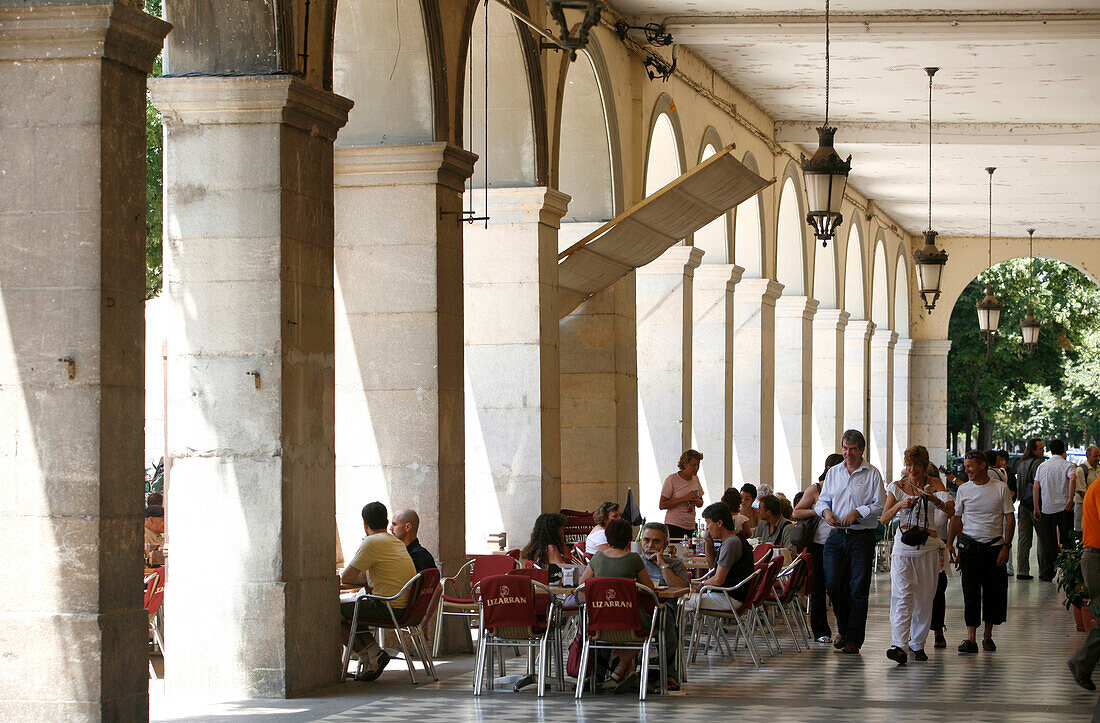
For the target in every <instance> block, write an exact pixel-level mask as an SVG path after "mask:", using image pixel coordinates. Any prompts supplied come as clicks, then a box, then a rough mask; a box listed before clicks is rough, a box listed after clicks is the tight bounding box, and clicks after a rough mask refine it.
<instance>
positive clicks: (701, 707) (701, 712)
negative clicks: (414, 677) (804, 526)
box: [152, 574, 1100, 723]
mask: <svg viewBox="0 0 1100 723" xmlns="http://www.w3.org/2000/svg"><path fill="white" fill-rule="evenodd" d="M889 594H890V583H889V575H888V574H883V575H881V576H880V578H879V585H878V589H877V590H874V589H873V590H872V607H871V612H870V616H869V620H868V640H867V643H866V645H865V646H864V648H863V654H862V655H860V656H858V657H856V656H849V655H842V654H840V653H837V652H835V651H834V650H833V649H832V648H831V647H828V646H819V645H814V646H813V649H812V650H810V651H803V652H802V653H795V652H794V651H793V650H787V651H786V652H784V653H782V654H780V655H777V656H775V657H773V658H771V659H769V660H767V661H766V662H765V664H764V667H763V668H762V669H760V670H756V669H754V668H753V667H752V665H751V664H750V663H749V662H748V659H747V657H746V656H745V655H744V654H742V655H741V656H740V658H739V659H738V661H736V662H730V661H728V660H726V659H725V658H722V657H719V656H717V655H715V656H713V657H711V658H710V659H708V660H704V659H703V658H702V656H700V659H699V662H698V663H696V664H695V665H693V666H691V667H690V668H689V671H688V673H689V675H690V681H689V682H688V683H687V684H686V685H685V686H684V689H683V691H681V692H680V693H674V694H672V695H669V696H668V697H665V698H662V697H661V696H653V695H651V696H650V697H649V700H648V701H646V702H645V703H644V704H639V703H638V701H637V698H636V697H632V696H625V695H624V696H614V695H593V696H588V695H586V697H585V698H584V699H583V700H582V701H581V702H580V703H576V702H574V700H573V697H572V692H568V693H562V692H558V691H556V690H551V691H550V692H548V693H547V696H546V697H545V698H544V699H543V700H542V701H539V700H538V699H536V697H535V695H534V691H533V687H528V688H526V689H524V690H523V691H522V692H520V693H512V692H511V691H510V690H507V691H502V690H499V689H498V690H497V691H495V692H487V693H486V694H485V695H483V696H482V697H481V698H480V699H475V698H474V697H473V695H472V694H471V691H470V680H471V673H470V666H471V663H472V659H471V657H470V656H458V657H456V658H455V659H453V660H452V661H449V662H445V663H443V664H440V665H439V666H438V667H439V672H440V676H441V680H440V681H439V682H438V683H431V684H425V683H421V684H420V685H418V686H417V687H416V688H414V687H413V686H412V685H411V684H410V683H409V679H408V672H407V671H406V670H405V668H404V666H403V665H402V664H401V663H400V661H394V662H393V663H391V664H390V668H389V669H387V671H386V673H385V674H383V676H382V677H381V678H380V679H379V680H378V681H376V682H374V683H355V682H349V683H346V684H344V685H341V686H335V687H334V688H332V689H329V690H327V691H325V693H324V694H322V695H320V696H318V697H315V698H303V699H297V700H288V701H248V702H242V703H239V704H220V705H215V706H204V707H194V706H186V705H182V704H180V703H179V702H177V701H171V700H167V699H165V698H163V696H159V695H157V694H156V693H155V691H156V687H155V686H154V688H153V690H154V693H153V696H152V698H153V699H152V717H153V718H154V719H156V720H179V719H187V720H242V719H255V720H272V721H274V720H278V721H284V720H288V721H289V720H293V721H308V720H326V721H359V720H369V719H384V720H387V721H393V722H395V723H401V722H403V721H410V722H411V721H417V722H418V723H422V722H423V721H426V720H456V721H457V720H492V721H503V722H511V721H515V722H516V723H519V722H521V721H523V722H526V721H532V720H544V719H545V720H555V721H561V720H580V721H601V723H606V722H608V721H618V720H642V721H644V720H648V719H653V720H675V721H677V722H680V721H715V720H749V721H751V720H760V721H769V722H770V721H827V722H828V723H836V722H837V721H868V722H871V721H887V720H891V721H894V720H904V721H912V722H913V723H918V722H922V721H962V720H967V721H971V720H972V721H1043V722H1049V721H1058V722H1062V721H1067V722H1068V721H1088V720H1093V716H1094V715H1097V718H1096V720H1098V721H1100V714H1098V713H1097V696H1096V694H1095V693H1092V694H1090V693H1088V692H1086V691H1083V690H1081V689H1080V688H1078V687H1077V686H1076V685H1075V684H1074V683H1073V680H1072V679H1071V678H1070V675H1069V672H1068V670H1067V668H1066V662H1065V661H1066V659H1067V658H1068V657H1069V655H1070V654H1071V653H1072V652H1073V650H1074V649H1075V648H1076V646H1077V645H1078V644H1079V643H1080V641H1081V639H1082V634H1081V633H1078V632H1076V631H1075V630H1074V627H1073V617H1072V615H1070V614H1069V613H1068V612H1066V611H1065V610H1064V609H1063V608H1062V606H1061V604H1060V603H1059V601H1058V596H1057V594H1056V592H1055V590H1054V586H1053V585H1051V584H1049V583H1040V582H1038V581H1033V582H1017V581H1015V580H1013V581H1012V582H1011V583H1010V586H1009V595H1010V613H1009V622H1008V623H1006V624H1005V625H1004V626H1001V627H1000V628H998V629H997V632H996V633H995V634H994V637H995V639H996V641H997V644H998V646H999V649H998V650H997V651H996V652H995V653H984V652H983V653H979V654H977V655H973V656H960V655H958V653H957V652H956V651H955V645H956V644H957V643H958V641H959V640H961V639H962V635H963V628H962V593H961V590H960V589H959V582H958V578H954V579H953V580H952V582H951V585H950V586H949V588H948V618H947V620H948V623H947V624H948V641H949V643H950V646H949V647H948V648H947V649H946V650H932V649H931V648H929V655H930V658H931V659H930V660H929V661H928V662H927V663H916V662H912V660H911V661H910V663H909V664H908V665H906V666H904V667H899V666H897V665H895V664H894V663H893V662H891V661H889V660H887V659H886V655H885V652H886V649H887V647H888V646H889V640H890V635H889V610H888V607H887V605H888V603H889ZM515 667H516V668H518V667H520V666H518V665H516V666H515ZM517 672H518V671H517ZM1098 678H1100V675H1098Z"/></svg>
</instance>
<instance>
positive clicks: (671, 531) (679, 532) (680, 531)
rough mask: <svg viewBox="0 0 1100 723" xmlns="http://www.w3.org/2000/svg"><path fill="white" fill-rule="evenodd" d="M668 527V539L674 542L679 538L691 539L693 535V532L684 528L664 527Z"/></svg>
mask: <svg viewBox="0 0 1100 723" xmlns="http://www.w3.org/2000/svg"><path fill="white" fill-rule="evenodd" d="M666 527H668V539H670V540H676V539H679V538H681V537H691V536H692V535H693V534H695V530H690V529H688V528H686V527H677V526H676V525H666Z"/></svg>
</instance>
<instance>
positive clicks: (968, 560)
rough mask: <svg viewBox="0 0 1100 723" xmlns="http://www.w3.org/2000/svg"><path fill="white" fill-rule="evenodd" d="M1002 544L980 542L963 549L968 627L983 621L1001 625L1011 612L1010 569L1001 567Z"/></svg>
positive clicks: (975, 625)
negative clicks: (999, 560) (967, 550)
mask: <svg viewBox="0 0 1100 723" xmlns="http://www.w3.org/2000/svg"><path fill="white" fill-rule="evenodd" d="M1000 552H1001V546H1000V545H980V546H978V548H977V549H976V550H975V551H973V552H962V551H960V552H959V567H960V568H961V569H962V588H963V601H964V604H963V618H964V619H965V621H966V626H967V627H968V628H976V627H978V626H979V625H981V624H982V622H983V621H984V622H987V623H991V624H993V625H1000V624H1001V623H1003V622H1004V621H1005V615H1006V614H1007V613H1008V570H1007V569H1006V568H1005V567H1004V566H1000V567H998V566H997V555H999V554H1000Z"/></svg>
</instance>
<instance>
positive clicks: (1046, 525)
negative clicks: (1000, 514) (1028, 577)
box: [1034, 439, 1077, 582]
mask: <svg viewBox="0 0 1100 723" xmlns="http://www.w3.org/2000/svg"><path fill="white" fill-rule="evenodd" d="M1047 448H1048V449H1049V450H1050V455H1051V456H1050V459H1048V460H1046V461H1045V462H1043V463H1042V464H1040V465H1039V467H1038V468H1037V469H1036V470H1035V483H1034V485H1035V486H1034V497H1035V528H1036V530H1037V531H1038V533H1039V579H1040V580H1043V581H1045V582H1050V581H1051V580H1053V579H1054V560H1055V559H1056V558H1057V557H1058V550H1059V549H1060V548H1063V547H1066V546H1067V545H1070V544H1072V542H1073V493H1074V491H1075V489H1076V487H1077V478H1076V475H1075V474H1074V473H1075V471H1076V467H1074V464H1073V463H1072V462H1070V461H1069V460H1067V459H1066V443H1065V442H1063V441H1062V440H1060V439H1052V440H1051V441H1050V444H1049V445H1047Z"/></svg>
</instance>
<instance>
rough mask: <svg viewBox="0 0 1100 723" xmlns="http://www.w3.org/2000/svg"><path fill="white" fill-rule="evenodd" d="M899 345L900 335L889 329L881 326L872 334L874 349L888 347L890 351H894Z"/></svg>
mask: <svg viewBox="0 0 1100 723" xmlns="http://www.w3.org/2000/svg"><path fill="white" fill-rule="evenodd" d="M897 343H898V333H897V332H896V331H893V330H891V329H890V328H888V327H885V326H880V327H878V328H877V329H875V330H874V332H873V333H872V334H871V346H872V347H873V348H878V349H881V348H882V347H886V348H887V349H888V350H892V349H893V348H894V345H895V344H897Z"/></svg>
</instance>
